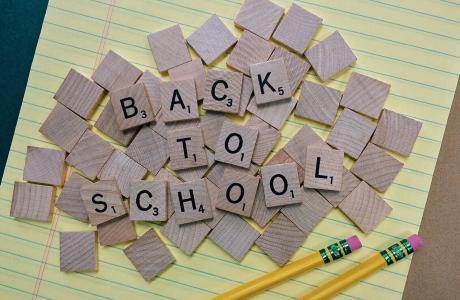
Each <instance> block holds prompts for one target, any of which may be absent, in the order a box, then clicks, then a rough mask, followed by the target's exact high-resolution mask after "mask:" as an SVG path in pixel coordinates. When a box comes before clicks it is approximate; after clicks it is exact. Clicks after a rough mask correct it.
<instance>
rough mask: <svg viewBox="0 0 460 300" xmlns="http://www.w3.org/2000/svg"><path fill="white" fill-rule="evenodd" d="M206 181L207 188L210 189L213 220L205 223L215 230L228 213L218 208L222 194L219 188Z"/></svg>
mask: <svg viewBox="0 0 460 300" xmlns="http://www.w3.org/2000/svg"><path fill="white" fill-rule="evenodd" d="M204 181H205V182H206V187H207V189H208V195H209V200H210V201H211V208H212V214H213V218H212V219H210V220H207V221H205V223H206V225H208V226H209V227H210V228H214V227H216V225H217V223H219V222H220V220H222V218H223V217H224V215H225V214H226V212H224V211H223V210H220V209H217V207H216V205H217V201H218V198H219V193H220V189H219V187H218V186H217V185H215V184H214V183H212V182H211V181H210V180H208V179H205V180H204Z"/></svg>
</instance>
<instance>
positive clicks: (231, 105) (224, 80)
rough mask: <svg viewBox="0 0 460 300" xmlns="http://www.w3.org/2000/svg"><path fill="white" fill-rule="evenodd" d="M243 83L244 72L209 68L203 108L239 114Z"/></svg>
mask: <svg viewBox="0 0 460 300" xmlns="http://www.w3.org/2000/svg"><path fill="white" fill-rule="evenodd" d="M242 84H243V74H242V73H240V72H230V71H225V70H224V71H218V70H209V71H208V74H207V76H206V87H205V93H204V100H203V109H205V110H212V111H220V112H228V113H233V114H237V113H238V112H239V109H240V96H241V88H242Z"/></svg>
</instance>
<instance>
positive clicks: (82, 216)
mask: <svg viewBox="0 0 460 300" xmlns="http://www.w3.org/2000/svg"><path fill="white" fill-rule="evenodd" d="M89 183H91V181H89V180H88V179H86V178H85V177H83V176H81V175H79V174H78V173H72V174H71V175H70V177H69V179H68V180H67V181H66V183H65V184H64V187H63V188H62V191H61V193H60V194H59V198H58V199H57V201H56V207H57V208H59V209H60V210H62V211H63V212H65V213H67V214H68V215H71V216H72V217H74V218H76V219H77V220H79V221H81V222H84V223H88V213H87V212H86V208H85V205H84V204H83V200H82V198H81V195H80V188H81V187H82V186H83V185H86V184H89Z"/></svg>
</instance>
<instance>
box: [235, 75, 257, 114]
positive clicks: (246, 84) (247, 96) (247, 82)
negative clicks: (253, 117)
mask: <svg viewBox="0 0 460 300" xmlns="http://www.w3.org/2000/svg"><path fill="white" fill-rule="evenodd" d="M253 95H254V87H253V86H252V79H251V77H249V76H246V75H243V85H242V87H241V97H240V108H239V110H238V116H240V117H243V116H244V114H245V113H246V108H247V107H248V104H249V100H251V97H252V96H253Z"/></svg>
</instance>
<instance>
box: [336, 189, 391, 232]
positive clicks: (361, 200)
mask: <svg viewBox="0 0 460 300" xmlns="http://www.w3.org/2000/svg"><path fill="white" fill-rule="evenodd" d="M339 208H340V210H341V211H343V213H344V214H345V215H346V216H347V217H349V218H350V219H351V220H352V221H353V223H355V224H356V225H357V226H358V227H359V229H361V230H362V231H363V232H364V233H368V232H369V231H371V230H373V229H374V228H375V227H377V225H378V224H379V223H380V222H381V221H382V220H383V219H384V218H385V217H386V216H387V215H388V214H390V212H391V210H392V208H391V206H389V205H388V204H387V203H386V202H385V201H384V200H383V199H382V198H381V197H380V196H379V195H377V193H376V192H374V190H373V189H372V188H371V187H370V186H369V185H367V183H365V182H364V181H362V182H361V183H360V184H359V185H358V186H357V187H356V188H355V189H354V190H353V192H351V193H350V195H348V196H347V197H346V198H345V199H344V200H343V201H342V202H341V203H340V204H339Z"/></svg>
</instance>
